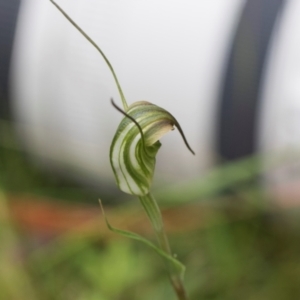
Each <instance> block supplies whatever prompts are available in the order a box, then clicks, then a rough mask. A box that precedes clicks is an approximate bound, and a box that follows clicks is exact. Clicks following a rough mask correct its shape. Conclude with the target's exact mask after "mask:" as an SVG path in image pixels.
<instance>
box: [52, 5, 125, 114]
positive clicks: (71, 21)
mask: <svg viewBox="0 0 300 300" xmlns="http://www.w3.org/2000/svg"><path fill="white" fill-rule="evenodd" d="M50 2H52V3H53V5H55V6H56V8H57V9H58V10H59V11H60V12H61V13H62V14H63V15H64V16H65V17H66V18H67V19H68V21H69V22H70V23H71V24H72V25H73V26H74V27H75V28H76V29H77V30H78V31H79V32H80V33H81V34H82V35H83V36H84V37H85V38H86V39H87V40H88V41H89V42H90V43H91V44H92V45H93V46H94V47H95V48H96V49H97V51H98V52H99V53H100V54H101V55H102V57H103V59H104V60H105V62H106V64H107V65H108V67H109V69H110V71H111V73H112V75H113V77H114V79H115V82H116V85H117V87H118V90H119V94H120V97H121V100H122V104H123V107H124V110H125V111H127V108H128V104H127V102H126V99H125V96H124V94H123V91H122V88H121V85H120V83H119V80H118V78H117V75H116V73H115V71H114V69H113V67H112V65H111V63H110V62H109V60H108V58H107V57H106V56H105V54H104V53H103V51H102V50H101V49H100V47H99V46H98V45H97V44H96V43H95V42H94V41H93V40H92V39H91V38H90V37H89V36H88V35H87V34H86V33H85V32H84V31H83V30H82V29H81V28H80V27H79V26H78V25H77V24H76V23H75V22H74V21H73V20H72V18H71V17H70V16H69V15H68V14H67V13H66V12H65V11H64V10H63V9H62V8H61V7H60V6H59V5H58V4H57V3H56V2H55V1H53V0H50Z"/></svg>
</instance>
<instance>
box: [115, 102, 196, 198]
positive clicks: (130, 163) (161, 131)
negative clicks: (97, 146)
mask: <svg viewBox="0 0 300 300" xmlns="http://www.w3.org/2000/svg"><path fill="white" fill-rule="evenodd" d="M111 101H112V104H113V106H114V107H115V108H116V109H117V110H118V111H120V112H121V113H122V114H124V116H125V117H124V118H123V119H122V121H121V123H120V125H119V127H118V129H117V132H116V134H115V136H114V138H113V141H112V144H111V147H110V163H111V166H112V168H113V172H114V174H115V177H116V181H117V185H118V186H119V188H120V189H121V190H122V191H123V192H125V193H128V194H131V195H136V196H144V195H146V194H148V192H149V189H150V186H151V182H152V178H153V174H154V169H155V161H156V159H155V156H156V153H157V151H158V149H159V148H160V146H161V143H160V142H159V139H160V138H161V137H162V136H163V135H165V134H166V133H167V132H169V131H170V130H173V129H174V126H175V127H176V128H177V129H178V130H179V133H180V134H181V136H182V138H183V140H184V142H185V144H186V146H187V148H188V149H189V150H190V151H191V152H192V153H193V154H195V153H194V151H193V150H192V149H191V148H190V146H189V144H188V143H187V140H186V138H185V136H184V133H183V131H182V129H181V127H180V125H179V123H178V122H177V120H176V119H175V118H174V117H173V116H172V115H171V114H170V113H169V112H168V111H166V110H165V109H163V108H161V107H159V106H156V105H154V104H152V103H149V102H146V101H138V102H135V103H133V104H132V105H130V106H129V107H128V109H127V111H126V112H124V111H123V110H122V109H120V108H119V107H117V106H116V104H115V103H114V102H113V100H111Z"/></svg>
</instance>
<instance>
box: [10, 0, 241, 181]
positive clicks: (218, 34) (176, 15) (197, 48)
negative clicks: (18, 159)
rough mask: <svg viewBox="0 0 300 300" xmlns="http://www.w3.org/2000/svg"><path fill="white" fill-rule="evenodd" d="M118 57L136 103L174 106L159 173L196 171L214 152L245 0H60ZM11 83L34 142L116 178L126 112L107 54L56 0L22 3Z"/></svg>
mask: <svg viewBox="0 0 300 300" xmlns="http://www.w3.org/2000/svg"><path fill="white" fill-rule="evenodd" d="M59 4H60V5H61V6H62V7H63V8H64V9H65V10H66V11H67V12H68V14H69V15H70V16H72V18H73V19H74V20H76V22H77V23H78V24H79V25H80V26H81V27H82V28H83V29H84V30H85V31H86V32H87V33H88V34H89V35H90V36H91V37H92V38H93V39H94V40H95V41H96V42H97V43H98V44H99V46H100V47H101V48H102V50H103V51H104V52H105V54H106V55H107V57H108V58H109V60H110V61H111V63H112V65H113V67H114V69H115V71H116V73H117V76H118V77H119V80H120V83H121V85H122V88H123V91H124V93H125V97H126V99H127V101H128V102H129V103H132V102H135V101H138V100H147V101H150V102H152V103H154V104H157V105H159V106H161V107H163V108H165V109H167V110H169V111H170V112H171V113H172V114H173V115H174V116H175V117H176V118H177V120H178V121H179V122H180V124H181V127H182V128H183V130H184V132H185V134H186V136H187V139H188V141H189V143H190V144H191V146H192V147H193V149H194V150H195V152H196V156H192V155H191V154H190V153H189V151H187V149H186V148H185V145H184V143H183V141H182V140H181V137H180V135H179V133H178V132H176V131H175V132H174V133H172V134H170V135H168V136H166V137H164V138H163V140H162V143H163V147H162V149H161V150H160V153H159V155H158V163H157V172H156V174H157V176H159V175H160V176H161V178H164V179H172V180H173V179H176V178H189V177H192V176H194V175H195V174H200V173H201V172H202V171H203V170H205V169H206V168H207V167H209V166H210V165H211V164H212V162H213V160H214V152H213V136H212V134H211V128H212V127H213V125H214V111H215V106H216V98H217V92H218V89H217V85H218V82H219V80H220V75H221V74H220V69H221V67H222V64H223V63H224V58H225V56H226V51H224V49H226V47H228V44H229V41H230V36H231V35H232V31H233V28H234V26H235V23H236V21H237V17H238V16H239V11H240V9H241V8H242V4H243V1H240V0H231V1H223V0H210V1H189V2H187V1H183V0H176V1H174V0H172V1H171V0H169V1H163V2H162V1H157V0H154V1H134V0H130V1H107V0H106V1H105V0H102V1H99V0H97V1H96V0H94V1H89V2H86V1H76V2H74V1H66V0H65V1H59ZM13 58H14V60H13V68H12V74H13V75H12V85H11V87H12V92H13V98H14V108H15V114H16V119H17V120H18V121H19V127H18V130H19V133H20V136H22V139H23V142H24V144H25V147H26V148H27V149H28V150H29V151H30V152H32V153H35V154H37V156H38V157H40V158H41V159H43V160H44V161H45V162H49V163H51V166H59V167H60V168H64V167H65V168H66V167H67V168H72V169H76V170H78V171H80V172H82V174H83V175H84V176H89V177H93V176H94V177H97V178H99V180H100V179H101V180H107V181H111V180H112V179H113V173H112V171H111V168H110V165H109V159H108V157H109V146H110V143H111V140H112V138H113V135H114V132H115V130H116V128H117V126H118V123H119V121H120V119H121V117H122V116H121V115H120V114H119V113H118V112H117V111H115V110H114V109H113V107H112V106H111V105H110V101H109V99H110V98H111V97H113V98H114V99H115V101H118V102H119V103H120V100H119V95H118V92H117V89H116V85H115V82H114V80H113V78H112V75H111V73H110V71H109V69H108V67H107V66H106V65H105V63H104V61H103V59H102V57H101V56H100V54H99V53H98V52H97V51H95V49H94V48H93V47H92V46H91V45H90V44H89V43H88V42H87V41H86V40H85V39H84V38H83V37H82V36H81V34H80V33H79V32H78V31H77V30H76V29H75V28H74V27H73V26H72V25H71V24H70V23H69V22H68V21H67V20H66V19H65V18H64V17H63V16H62V15H61V13H60V12H59V11H58V10H57V9H56V8H55V7H54V6H53V5H52V4H51V3H50V2H49V1H36V0H26V1H23V2H22V5H21V11H20V17H19V22H18V27H17V35H16V41H15V51H14V56H13Z"/></svg>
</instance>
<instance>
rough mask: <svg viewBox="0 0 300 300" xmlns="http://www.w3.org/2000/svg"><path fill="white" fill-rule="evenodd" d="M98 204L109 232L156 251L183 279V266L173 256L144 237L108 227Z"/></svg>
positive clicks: (108, 224)
mask: <svg viewBox="0 0 300 300" xmlns="http://www.w3.org/2000/svg"><path fill="white" fill-rule="evenodd" d="M99 203H100V207H101V210H102V213H103V216H104V219H105V223H106V225H107V227H108V229H109V230H111V231H112V232H114V233H118V234H120V235H122V236H124V237H127V238H130V239H134V240H137V241H140V242H142V243H144V244H146V245H147V246H149V247H150V248H152V249H153V250H154V251H156V253H158V254H159V255H160V256H161V257H162V258H163V259H165V260H166V261H167V263H171V264H172V266H173V267H174V269H175V270H176V271H177V272H178V275H179V276H180V278H181V279H182V280H183V277H184V273H185V266H184V265H183V264H182V263H181V262H180V261H178V260H177V259H176V258H174V257H173V256H171V255H169V254H168V253H166V252H165V251H163V250H161V249H159V248H158V247H156V246H155V245H154V244H153V243H152V242H150V241H149V240H147V239H145V238H144V237H142V236H140V235H138V234H137V233H134V232H131V231H127V230H122V229H118V228H115V227H113V226H111V225H110V223H109V222H108V220H107V218H106V215H105V212H104V209H103V206H102V203H101V200H100V199H99Z"/></svg>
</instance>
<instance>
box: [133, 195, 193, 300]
mask: <svg viewBox="0 0 300 300" xmlns="http://www.w3.org/2000/svg"><path fill="white" fill-rule="evenodd" d="M139 199H140V202H141V204H142V205H143V207H144V209H145V211H146V213H147V215H148V217H149V219H150V221H151V224H152V226H153V229H154V231H155V233H156V236H157V239H158V242H159V245H160V247H161V249H162V250H164V251H165V252H166V253H168V254H170V255H171V256H172V255H173V254H172V251H171V248H170V244H169V241H168V237H167V235H166V232H165V230H164V224H163V219H162V216H161V212H160V209H159V207H158V205H157V202H156V200H155V198H154V197H153V195H152V194H151V193H148V194H147V195H146V196H141V197H139ZM166 265H167V269H168V272H169V276H170V281H171V283H172V286H173V288H174V290H175V293H176V295H177V297H178V300H188V296H187V293H186V291H185V288H184V284H183V280H182V278H181V277H180V275H179V273H178V270H176V269H175V268H174V265H173V264H171V263H170V262H169V261H166Z"/></svg>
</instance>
